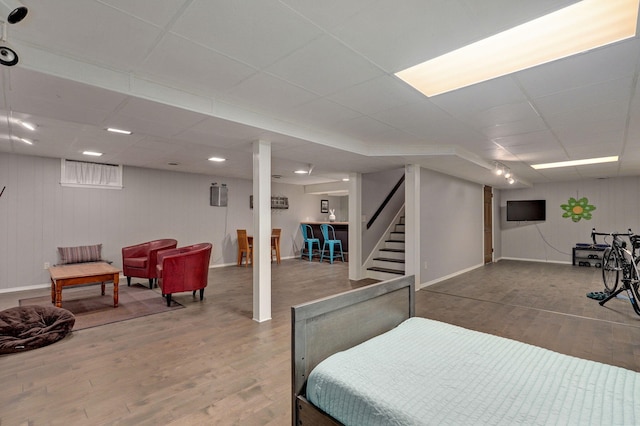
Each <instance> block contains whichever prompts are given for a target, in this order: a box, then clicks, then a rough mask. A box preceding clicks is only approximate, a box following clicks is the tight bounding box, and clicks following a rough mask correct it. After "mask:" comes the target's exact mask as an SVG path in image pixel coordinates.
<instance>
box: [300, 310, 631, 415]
mask: <svg viewBox="0 0 640 426" xmlns="http://www.w3.org/2000/svg"><path fill="white" fill-rule="evenodd" d="M306 396H307V399H308V400H309V401H310V402H311V403H313V404H314V405H315V406H316V407H318V408H320V409H322V410H323V411H325V412H326V413H328V414H329V415H331V416H332V417H334V418H335V419H337V420H339V421H340V422H341V423H343V424H345V425H432V424H433V425H479V424H483V425H484V424H487V425H488V424H495V425H518V424H525V425H536V424H538V425H553V424H558V425H571V424H574V425H638V424H640V402H639V401H640V373H637V372H634V371H630V370H626V369H624V368H620V367H614V366H611V365H606V364H602V363H599V362H595V361H588V360H584V359H580V358H576V357H572V356H568V355H563V354H559V353H556V352H553V351H550V350H547V349H543V348H540V347H536V346H532V345H528V344H525V343H521V342H517V341H515V340H511V339H506V338H503V337H498V336H493V335H490V334H486V333H481V332H477V331H472V330H468V329H465V328H462V327H457V326H454V325H451V324H446V323H442V322H438V321H433V320H429V319H425V318H411V319H408V320H407V321H405V322H403V323H402V324H400V325H399V326H398V327H396V328H395V329H393V330H391V331H389V332H387V333H385V334H383V335H380V336H377V337H375V338H373V339H371V340H368V341H366V342H364V343H362V344H360V345H358V346H355V347H353V348H351V349H349V350H346V351H343V352H339V353H336V354H334V355H332V356H330V357H329V358H327V359H325V360H324V361H322V362H321V363H320V364H319V365H317V366H316V368H314V369H313V371H312V372H311V374H310V375H309V378H308V381H307V390H306Z"/></svg>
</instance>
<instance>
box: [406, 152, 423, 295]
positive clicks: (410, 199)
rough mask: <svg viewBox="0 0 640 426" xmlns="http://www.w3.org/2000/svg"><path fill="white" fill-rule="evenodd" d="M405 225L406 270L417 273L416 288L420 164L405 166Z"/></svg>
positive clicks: (418, 261)
mask: <svg viewBox="0 0 640 426" xmlns="http://www.w3.org/2000/svg"><path fill="white" fill-rule="evenodd" d="M404 191H405V193H404V199H405V209H404V223H405V225H404V227H405V244H404V247H405V259H404V261H405V264H404V265H405V271H406V274H407V275H415V278H416V279H415V285H416V290H417V289H419V288H420V284H421V282H422V281H421V274H420V273H421V271H422V268H421V263H422V261H421V257H422V253H421V250H420V205H421V200H420V166H419V165H417V164H408V165H406V166H405V184H404Z"/></svg>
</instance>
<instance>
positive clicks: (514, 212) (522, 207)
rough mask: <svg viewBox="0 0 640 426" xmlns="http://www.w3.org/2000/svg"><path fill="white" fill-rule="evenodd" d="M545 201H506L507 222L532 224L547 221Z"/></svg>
mask: <svg viewBox="0 0 640 426" xmlns="http://www.w3.org/2000/svg"><path fill="white" fill-rule="evenodd" d="M546 204H547V203H546V200H517V201H507V221H509V222H533V221H543V220H546V219H547V206H546Z"/></svg>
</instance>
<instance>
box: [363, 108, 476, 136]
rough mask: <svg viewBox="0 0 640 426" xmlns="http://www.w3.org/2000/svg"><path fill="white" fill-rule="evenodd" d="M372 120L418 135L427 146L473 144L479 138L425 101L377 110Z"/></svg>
mask: <svg viewBox="0 0 640 426" xmlns="http://www.w3.org/2000/svg"><path fill="white" fill-rule="evenodd" d="M373 117H374V118H375V119H377V120H380V121H381V122H383V123H386V124H388V125H389V126H391V127H394V128H396V129H401V130H403V131H405V132H407V133H411V134H414V135H420V136H421V138H422V139H423V140H424V142H425V143H427V144H438V145H442V144H459V143H473V141H476V140H478V138H482V135H481V134H480V133H476V132H474V131H473V129H472V128H470V127H469V126H467V125H466V124H465V123H463V122H460V121H459V120H457V119H455V118H454V117H452V116H451V115H449V114H448V113H447V112H445V111H442V110H441V109H440V108H438V107H437V106H435V105H433V104H432V103H431V102H429V101H428V100H423V101H420V102H416V103H413V104H407V105H403V106H400V107H397V108H392V109H389V110H385V111H381V112H379V113H377V114H374V115H373Z"/></svg>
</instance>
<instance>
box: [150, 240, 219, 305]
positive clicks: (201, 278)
mask: <svg viewBox="0 0 640 426" xmlns="http://www.w3.org/2000/svg"><path fill="white" fill-rule="evenodd" d="M211 249H212V245H211V243H200V244H194V245H192V246H186V247H179V248H175V249H170V250H163V251H161V252H160V253H158V264H157V265H156V269H157V276H158V286H159V287H160V289H161V290H162V295H163V296H165V297H166V298H167V306H171V295H172V294H173V293H179V292H182V291H193V295H194V296H195V295H196V290H200V300H203V299H204V288H205V287H206V286H207V281H208V278H209V259H210V258H211Z"/></svg>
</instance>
